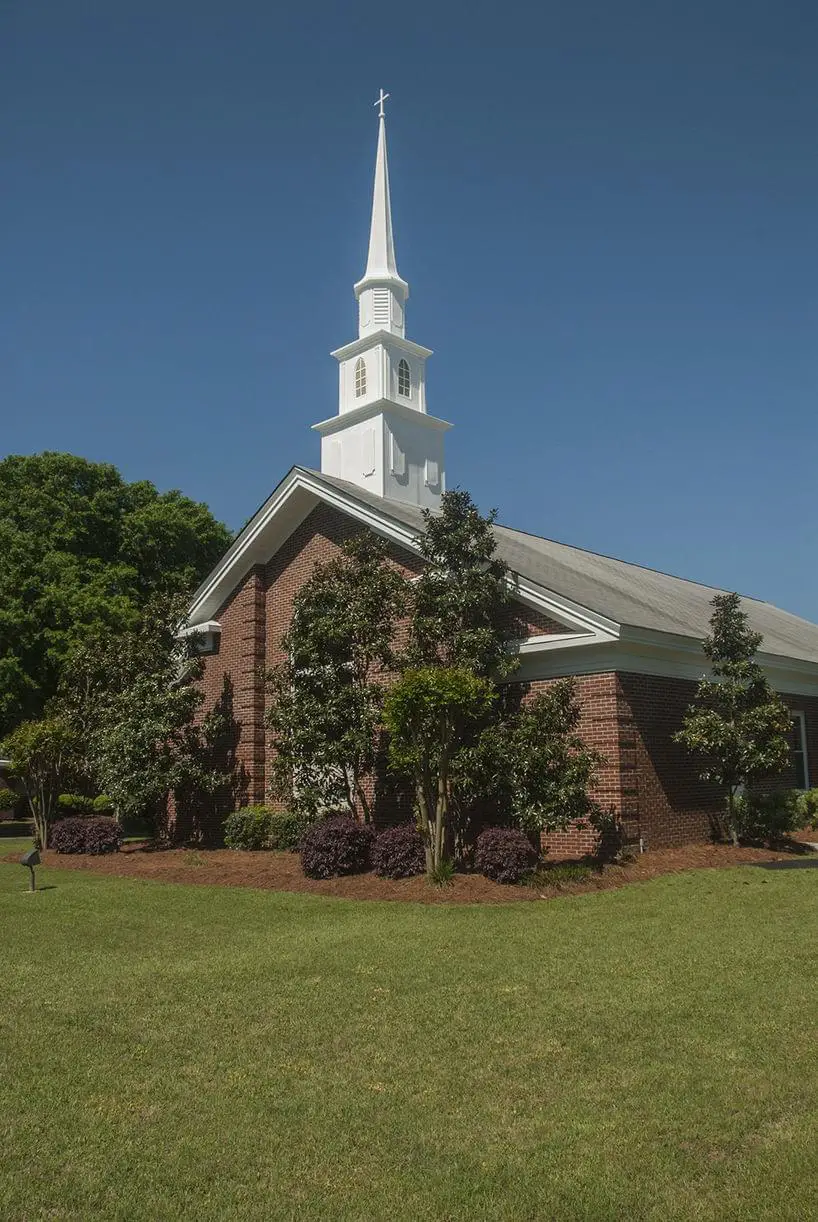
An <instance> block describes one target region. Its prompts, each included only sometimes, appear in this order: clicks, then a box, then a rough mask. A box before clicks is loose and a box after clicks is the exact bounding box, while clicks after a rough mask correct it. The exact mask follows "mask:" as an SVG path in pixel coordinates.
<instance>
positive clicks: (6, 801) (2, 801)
mask: <svg viewBox="0 0 818 1222" xmlns="http://www.w3.org/2000/svg"><path fill="white" fill-rule="evenodd" d="M19 801H20V795H19V794H16V793H15V792H14V790H13V789H6V788H5V786H3V785H0V814H5V813H6V811H7V810H14V808H15V806H16V805H17V803H18V802H19Z"/></svg>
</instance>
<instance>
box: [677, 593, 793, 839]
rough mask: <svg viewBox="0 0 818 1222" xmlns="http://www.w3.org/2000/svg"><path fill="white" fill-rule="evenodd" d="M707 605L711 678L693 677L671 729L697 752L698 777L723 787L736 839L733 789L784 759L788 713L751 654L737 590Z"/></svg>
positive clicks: (753, 636) (757, 637)
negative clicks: (679, 720) (693, 688)
mask: <svg viewBox="0 0 818 1222" xmlns="http://www.w3.org/2000/svg"><path fill="white" fill-rule="evenodd" d="M711 606H712V608H713V614H712V616H711V619H710V635H709V636H707V637H706V638H705V640H704V642H703V648H704V652H705V655H706V656H707V657H708V658H709V660H710V663H711V669H712V678H704V679H702V680H701V682H700V683H699V686H698V690H697V692H696V696H695V699H694V701H693V703H692V704H691V706H690V708H689V709H688V710H687V712H686V714H685V718H684V725H683V727H682V729H681V730H680V731H679V732H678V733H677V734H676V735H675V736H674V737H675V739H676V741H677V742H679V743H682V744H683V745H684V746H685V747H687V748H688V750H690V751H692V752H694V753H695V754H696V755H698V756H700V757H702V758H703V761H704V763H703V767H702V769H701V773H700V776H701V778H702V780H704V781H712V782H715V784H717V785H719V786H720V787H721V788H722V789H723V790H724V791H725V797H726V811H725V830H726V832H727V835H728V836H729V837H730V839H731V840H732V842H733V844H738V823H737V818H736V795H737V793H738V792H739V790H740V789H742V788H743V787H744V786H746V785H748V784H750V783H751V782H752V781H755V780H759V779H761V778H762V777H766V776H771V775H774V774H775V773H777V772H781V771H782V770H783V769H784V768H785V767H786V766H787V762H788V759H789V735H790V732H791V723H790V714H789V712H788V710H787V706H786V705H785V704H784V702H783V700H781V699H780V697H779V696H778V695H776V693H775V692H774V691H773V690H772V688H771V687H770V685H769V683H768V682H767V679H766V677H765V675H764V672H763V670H762V669H761V666H760V665H759V664H758V662H757V661H756V651H757V650H758V647H759V645H760V644H761V642H762V640H763V637H762V636H761V634H760V633H758V632H753V631H752V630H751V629H750V627H749V626H748V623H747V615H746V613H745V612H744V611H743V610H742V609H741V599H740V598H739V596H738V594H717V595H716V596H715V598H714V599H713V601H712V603H711Z"/></svg>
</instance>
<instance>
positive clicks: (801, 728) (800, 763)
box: [792, 713, 809, 789]
mask: <svg viewBox="0 0 818 1222" xmlns="http://www.w3.org/2000/svg"><path fill="white" fill-rule="evenodd" d="M792 729H793V748H792V766H793V768H794V770H795V787H796V789H809V760H808V759H807V721H806V718H805V717H804V714H803V713H793V715H792Z"/></svg>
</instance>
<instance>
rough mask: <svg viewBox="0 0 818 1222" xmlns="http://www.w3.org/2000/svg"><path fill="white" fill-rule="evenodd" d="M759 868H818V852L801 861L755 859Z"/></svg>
mask: <svg viewBox="0 0 818 1222" xmlns="http://www.w3.org/2000/svg"><path fill="white" fill-rule="evenodd" d="M753 865H754V866H755V868H756V869H757V870H818V854H816V855H815V856H813V857H812V858H807V859H804V858H803V857H802V858H801V859H800V860H799V861H754V862H753Z"/></svg>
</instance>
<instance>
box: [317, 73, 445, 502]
mask: <svg viewBox="0 0 818 1222" xmlns="http://www.w3.org/2000/svg"><path fill="white" fill-rule="evenodd" d="M387 97H388V94H384V92H383V90H381V96H380V97H379V99H378V101H377V102H376V103H375V104H376V106H378V108H379V115H378V149H377V153H376V156H375V186H374V190H373V195H372V224H371V226H370V233H369V254H368V258H367V263H366V271H365V272H364V277H363V279H362V280H359V281H358V283H357V284H356V285H355V296H356V297H357V298H358V338H357V339H356V340H353V341H352V343H349V344H344V345H343V346H342V347H341V348H336V349H335V351H334V352H333V354H332V355H333V356H334V357H335V358H336V360H337V361H338V367H339V368H338V415H337V416H334V417H332V418H331V419H329V420H322V421H321V423H320V424H315V425H313V428H314V429H315V430H316V431H317V432H318V433H319V434H320V436H321V471H322V472H323V473H324V474H325V475H334V476H337V477H338V478H340V479H344V480H348V481H349V482H350V483H353V484H357V485H358V486H359V487H361V488H368V489H369V490H370V491H371V492H374V493H376V494H377V495H378V496H382V497H386V498H388V499H391V500H395V501H404V502H406V503H408V504H411V505H422V506H424V507H428V508H431V509H434V508H435V507H436V506H437V505H438V504H439V503H440V497H441V494H442V493H443V492H444V491H445V489H446V472H445V464H444V461H443V437H444V433H445V432H446V430H447V429H448V428H449V427H450V425H449V424H447V423H446V421H445V420H438V419H437V417H435V416H430V415H429V414H428V413H427V410H426V360H427V358H428V357H430V356H431V355H432V353H431V349H429V348H424V347H422V345H420V344H416V343H413V342H412V340H408V339H406V336H405V334H404V305H405V302H406V298H407V297H408V296H409V285H408V284H407V283H406V281H405V280H402V279H401V277H400V276H399V275H398V268H397V263H396V261H395V240H394V236H393V233H392V209H391V204H390V199H389V167H388V164H387V158H386V128H385V124H384V117H383V103H384V101H385V100H386V98H387Z"/></svg>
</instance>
